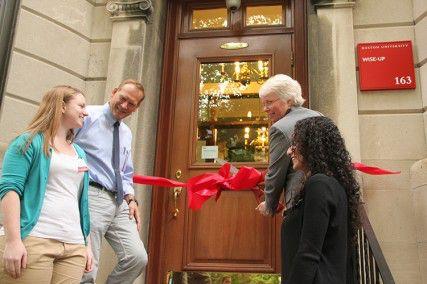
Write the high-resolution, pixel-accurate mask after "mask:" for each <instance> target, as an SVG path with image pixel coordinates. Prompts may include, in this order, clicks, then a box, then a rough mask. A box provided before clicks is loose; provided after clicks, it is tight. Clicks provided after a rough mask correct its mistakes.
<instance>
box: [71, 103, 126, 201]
mask: <svg viewBox="0 0 427 284" xmlns="http://www.w3.org/2000/svg"><path fill="white" fill-rule="evenodd" d="M86 110H87V112H88V113H89V115H88V116H87V117H86V118H85V121H84V123H83V127H82V128H81V129H78V130H77V131H76V138H75V141H74V142H75V143H76V144H78V145H79V146H80V147H81V148H83V150H84V151H85V152H86V155H87V163H88V166H89V177H90V180H91V181H94V182H97V183H99V184H101V185H103V186H105V187H106V188H107V189H109V190H111V191H113V192H115V191H116V189H115V188H114V185H115V175H114V169H113V164H112V153H113V130H114V126H113V125H114V123H115V122H116V119H115V118H114V117H113V114H112V112H111V110H110V106H109V104H108V103H106V104H105V105H98V106H88V107H87V109H86ZM119 135H120V174H121V175H122V180H123V192H124V194H125V195H126V194H134V189H133V181H132V178H133V163H132V154H131V144H132V132H131V131H130V128H129V127H128V126H127V125H126V124H124V123H123V122H121V123H120V127H119Z"/></svg>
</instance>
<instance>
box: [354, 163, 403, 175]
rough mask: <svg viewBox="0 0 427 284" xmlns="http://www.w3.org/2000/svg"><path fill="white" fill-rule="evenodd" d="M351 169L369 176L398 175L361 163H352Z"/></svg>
mask: <svg viewBox="0 0 427 284" xmlns="http://www.w3.org/2000/svg"><path fill="white" fill-rule="evenodd" d="M353 167H354V168H355V169H356V170H358V171H361V172H362V173H365V174H369V175H395V174H400V172H394V171H390V170H385V169H381V168H377V167H372V166H368V165H365V164H362V163H353Z"/></svg>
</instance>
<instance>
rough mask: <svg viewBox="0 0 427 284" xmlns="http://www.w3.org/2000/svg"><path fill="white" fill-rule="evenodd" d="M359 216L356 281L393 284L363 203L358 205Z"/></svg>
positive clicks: (362, 283)
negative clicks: (360, 224) (360, 225)
mask: <svg viewBox="0 0 427 284" xmlns="http://www.w3.org/2000/svg"><path fill="white" fill-rule="evenodd" d="M360 217H361V223H362V227H361V228H360V229H359V232H358V250H357V252H358V259H359V262H358V273H357V276H358V277H357V278H358V279H357V280H358V282H359V283H361V284H371V283H374V284H377V283H383V284H394V283H395V282H394V279H393V275H392V274H391V272H390V268H389V267H388V264H387V262H386V261H385V258H384V255H383V252H382V250H381V247H380V245H379V243H378V240H377V237H376V236H375V233H374V230H373V229H372V226H371V222H369V219H368V215H367V214H366V210H365V207H364V206H363V205H361V206H360Z"/></svg>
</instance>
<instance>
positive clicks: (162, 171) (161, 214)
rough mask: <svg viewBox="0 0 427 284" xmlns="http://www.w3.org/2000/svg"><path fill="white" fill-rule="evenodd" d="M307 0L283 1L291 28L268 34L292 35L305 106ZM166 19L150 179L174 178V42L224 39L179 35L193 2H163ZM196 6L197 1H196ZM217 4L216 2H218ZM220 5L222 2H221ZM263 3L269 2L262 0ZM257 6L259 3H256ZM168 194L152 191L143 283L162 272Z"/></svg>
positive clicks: (157, 280) (261, 31) (158, 280)
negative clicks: (290, 11) (185, 11)
mask: <svg viewBox="0 0 427 284" xmlns="http://www.w3.org/2000/svg"><path fill="white" fill-rule="evenodd" d="M307 1H308V0H286V2H289V3H291V4H292V5H293V11H294V14H293V17H292V21H293V27H292V28H291V29H289V28H286V29H283V28H282V29H275V30H272V32H271V33H275V34H277V33H293V38H294V40H293V43H292V44H293V50H294V53H293V54H294V76H295V79H296V80H298V82H300V84H301V87H302V91H303V97H304V98H305V99H306V102H305V105H307V106H308V101H309V95H308V64H307V57H308V52H307V46H308V45H307V5H308V3H307ZM167 2H168V5H167V16H166V33H165V44H164V51H165V52H164V55H163V68H162V69H163V70H162V85H161V90H160V103H159V119H158V124H157V137H156V156H155V157H156V161H155V168H154V175H155V176H161V177H167V178H174V177H173V176H172V173H171V172H170V168H169V165H170V159H171V157H172V153H171V149H172V147H171V144H170V139H172V132H173V125H174V121H173V117H174V112H175V110H174V106H175V96H176V85H177V82H176V77H177V67H176V66H177V61H178V50H179V49H178V41H179V40H180V39H181V38H188V37H193V36H194V37H215V36H224V34H223V33H222V34H220V33H218V32H206V33H198V34H194V35H193V36H191V35H189V34H188V33H186V34H182V33H181V32H180V31H181V24H182V22H183V21H182V15H183V9H185V6H186V4H188V3H192V2H193V3H194V2H196V1H195V0H176V1H167ZM197 2H200V1H197ZM218 2H219V1H218ZM222 2H224V1H222ZM242 2H244V3H250V2H252V1H251V0H246V1H245V0H243V1H242ZM265 2H266V3H268V2H272V1H270V0H265ZM257 3H260V2H259V1H257ZM265 33H266V30H265V29H259V31H258V32H254V31H250V32H248V31H245V30H244V29H243V31H240V32H239V33H236V32H232V33H230V34H229V35H228V36H233V37H235V36H245V35H256V34H265ZM169 194H170V191H169V190H158V188H156V187H154V188H153V191H152V199H151V214H150V226H149V237H148V252H149V261H148V266H147V273H146V283H162V281H163V280H162V277H163V274H164V272H166V271H164V262H163V259H162V258H161V256H162V255H163V253H164V251H165V249H166V246H167V244H165V243H164V228H165V227H164V226H167V224H164V223H163V220H165V216H166V214H167V208H168V203H167V201H168V195H169Z"/></svg>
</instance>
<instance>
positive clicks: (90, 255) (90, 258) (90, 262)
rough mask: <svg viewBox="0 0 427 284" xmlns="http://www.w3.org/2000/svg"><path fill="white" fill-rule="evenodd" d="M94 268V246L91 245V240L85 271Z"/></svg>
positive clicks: (87, 247) (88, 246) (87, 248)
mask: <svg viewBox="0 0 427 284" xmlns="http://www.w3.org/2000/svg"><path fill="white" fill-rule="evenodd" d="M92 269H93V253H92V246H91V245H90V242H89V243H88V245H87V246H86V266H85V272H91V271H92Z"/></svg>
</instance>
